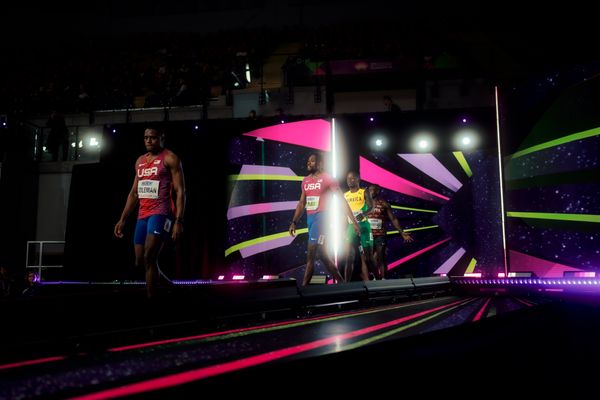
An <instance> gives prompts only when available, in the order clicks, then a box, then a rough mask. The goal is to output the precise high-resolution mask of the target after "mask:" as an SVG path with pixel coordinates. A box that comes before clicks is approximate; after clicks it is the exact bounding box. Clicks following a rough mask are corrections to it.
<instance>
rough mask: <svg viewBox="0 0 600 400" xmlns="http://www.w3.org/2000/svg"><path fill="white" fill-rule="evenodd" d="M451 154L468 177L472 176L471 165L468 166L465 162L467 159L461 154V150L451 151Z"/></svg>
mask: <svg viewBox="0 0 600 400" xmlns="http://www.w3.org/2000/svg"><path fill="white" fill-rule="evenodd" d="M452 154H454V157H456V160H457V161H458V163H459V164H460V166H461V167H462V169H463V170H464V171H465V174H467V176H468V177H469V178H470V177H471V176H473V171H471V167H469V163H468V162H467V159H466V158H465V156H464V155H463V153H462V151H453V152H452Z"/></svg>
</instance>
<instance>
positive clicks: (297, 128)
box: [244, 119, 331, 151]
mask: <svg viewBox="0 0 600 400" xmlns="http://www.w3.org/2000/svg"><path fill="white" fill-rule="evenodd" d="M330 132H331V124H330V123H329V122H328V121H325V120H322V119H313V120H308V121H298V122H289V123H287V124H283V125H282V124H278V125H273V126H268V127H266V128H260V129H256V130H254V131H251V132H248V133H244V135H245V136H254V137H259V138H262V139H268V140H275V141H277V142H282V143H290V144H296V145H299V146H304V147H310V148H311V149H317V150H322V151H330V149H331V137H330Z"/></svg>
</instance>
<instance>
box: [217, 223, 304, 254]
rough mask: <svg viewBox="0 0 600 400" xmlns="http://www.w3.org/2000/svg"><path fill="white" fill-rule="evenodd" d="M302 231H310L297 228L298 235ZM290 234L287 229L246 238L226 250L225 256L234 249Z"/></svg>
mask: <svg viewBox="0 0 600 400" xmlns="http://www.w3.org/2000/svg"><path fill="white" fill-rule="evenodd" d="M301 233H308V228H302V229H296V235H300V234H301ZM289 234H290V233H289V232H287V231H286V232H281V233H275V234H273V235H268V236H262V237H259V238H256V239H251V240H246V241H245V242H242V243H238V244H236V245H233V246H231V247H230V248H228V249H227V250H225V257H227V256H228V255H230V254H231V253H233V252H234V251H238V250H241V249H245V248H246V247H249V246H253V245H255V244H259V243H264V242H268V241H270V240H275V239H281V238H283V237H286V236H288V235H289Z"/></svg>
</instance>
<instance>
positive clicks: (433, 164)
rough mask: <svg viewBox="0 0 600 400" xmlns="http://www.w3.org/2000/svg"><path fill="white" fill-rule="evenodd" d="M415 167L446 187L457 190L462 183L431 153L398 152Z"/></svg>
mask: <svg viewBox="0 0 600 400" xmlns="http://www.w3.org/2000/svg"><path fill="white" fill-rule="evenodd" d="M398 155H399V156H400V157H401V158H403V159H404V160H406V161H407V162H409V163H410V164H412V165H413V166H414V167H415V168H417V169H418V170H420V171H421V172H423V173H424V174H426V175H429V176H430V177H432V178H433V179H435V180H436V181H438V182H439V183H441V184H442V185H444V186H446V187H447V188H448V189H450V190H452V191H454V192H457V191H458V189H460V188H461V187H462V183H460V181H459V180H458V179H456V177H455V176H454V175H452V173H451V172H450V171H448V169H447V168H446V167H444V165H443V164H442V163H441V162H440V161H439V160H438V159H437V158H435V156H434V155H433V154H431V153H428V154H398Z"/></svg>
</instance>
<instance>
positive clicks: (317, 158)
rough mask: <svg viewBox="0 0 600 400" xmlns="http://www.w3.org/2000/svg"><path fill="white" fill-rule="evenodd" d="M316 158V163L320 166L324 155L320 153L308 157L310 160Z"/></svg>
mask: <svg viewBox="0 0 600 400" xmlns="http://www.w3.org/2000/svg"><path fill="white" fill-rule="evenodd" d="M312 156H315V161H316V162H317V164H319V163H320V162H323V154H322V153H319V152H315V153H310V154H309V155H308V158H310V157H312Z"/></svg>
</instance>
